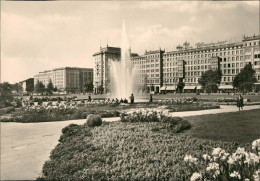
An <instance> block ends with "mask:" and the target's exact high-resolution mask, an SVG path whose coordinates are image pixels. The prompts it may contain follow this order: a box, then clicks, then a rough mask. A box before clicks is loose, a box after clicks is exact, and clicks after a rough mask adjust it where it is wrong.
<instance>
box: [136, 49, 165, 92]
mask: <svg viewBox="0 0 260 181" xmlns="http://www.w3.org/2000/svg"><path fill="white" fill-rule="evenodd" d="M164 52H165V51H163V50H156V51H146V52H145V54H144V55H142V56H132V58H131V60H132V64H133V66H134V67H135V68H136V69H137V72H138V75H137V77H138V79H137V80H136V81H137V84H139V85H140V86H139V87H140V88H144V89H146V90H147V91H148V92H160V88H161V87H162V85H163V80H162V78H163V75H162V73H163V70H162V67H163V53H164Z"/></svg>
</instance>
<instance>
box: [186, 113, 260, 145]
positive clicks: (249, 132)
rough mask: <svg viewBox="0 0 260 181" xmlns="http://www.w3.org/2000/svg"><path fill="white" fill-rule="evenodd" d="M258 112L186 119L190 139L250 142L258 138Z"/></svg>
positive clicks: (259, 133) (259, 126) (259, 123)
mask: <svg viewBox="0 0 260 181" xmlns="http://www.w3.org/2000/svg"><path fill="white" fill-rule="evenodd" d="M259 118H260V110H259V109H257V110H249V111H240V112H232V113H221V114H211V115H201V116H191V117H186V118H185V119H186V120H188V121H189V122H190V123H191V125H192V128H191V129H190V130H187V131H185V134H187V135H190V136H191V137H198V138H203V139H212V140H221V141H235V142H240V143H242V142H244V143H246V142H252V141H253V140H255V139H259V138H260V121H259V120H260V119H259Z"/></svg>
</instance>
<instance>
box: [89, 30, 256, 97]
mask: <svg viewBox="0 0 260 181" xmlns="http://www.w3.org/2000/svg"><path fill="white" fill-rule="evenodd" d="M93 56H94V58H95V69H94V86H95V89H96V88H97V87H98V86H99V85H101V84H103V85H105V81H106V79H107V77H109V76H108V74H109V66H107V61H108V60H110V59H111V60H114V61H120V48H113V47H106V48H100V52H98V53H96V54H94V55H93ZM131 60H132V65H133V66H134V67H135V68H136V69H137V74H138V75H137V77H138V79H137V80H136V82H137V83H138V85H139V87H140V88H141V89H143V90H147V91H148V92H154V93H160V92H162V91H164V92H175V91H176V89H177V84H178V82H180V81H182V82H184V83H185V87H184V92H198V91H200V90H201V86H200V85H199V83H198V80H199V78H200V77H201V75H202V73H203V72H205V71H207V70H209V69H213V70H215V69H219V70H221V72H222V80H221V84H220V86H219V91H220V92H227V91H232V90H233V86H232V82H233V80H234V78H235V76H236V75H237V74H238V73H240V71H241V70H242V69H243V68H244V66H245V65H246V64H251V65H252V67H253V69H254V70H255V71H256V79H257V83H256V84H255V85H256V87H255V88H257V86H259V84H260V35H258V36H255V35H254V36H250V37H248V36H247V37H246V36H243V38H242V41H240V42H232V43H231V42H227V41H222V42H217V43H209V44H205V43H197V44H196V45H195V47H192V46H191V45H190V43H189V42H187V41H186V42H184V43H183V45H178V46H177V47H176V50H174V51H169V52H165V51H164V50H161V49H159V50H156V51H146V52H145V53H144V55H135V56H131ZM255 90H258V91H259V88H258V89H255Z"/></svg>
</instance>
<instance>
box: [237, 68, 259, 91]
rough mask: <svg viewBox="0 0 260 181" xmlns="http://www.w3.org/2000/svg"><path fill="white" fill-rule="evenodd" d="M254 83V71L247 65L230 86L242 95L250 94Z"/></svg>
mask: <svg viewBox="0 0 260 181" xmlns="http://www.w3.org/2000/svg"><path fill="white" fill-rule="evenodd" d="M255 82H256V78H255V70H254V69H253V68H252V65H251V64H247V65H245V67H244V68H243V69H242V70H241V72H240V73H239V74H237V75H236V77H235V78H234V80H233V83H232V84H233V87H234V88H237V89H238V90H239V91H242V92H243V93H244V92H251V91H252V89H253V85H254V83H255Z"/></svg>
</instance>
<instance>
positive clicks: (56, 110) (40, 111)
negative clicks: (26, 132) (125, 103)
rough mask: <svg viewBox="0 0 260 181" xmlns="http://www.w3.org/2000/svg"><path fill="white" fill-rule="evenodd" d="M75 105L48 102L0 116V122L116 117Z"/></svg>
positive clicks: (108, 113) (115, 112)
mask: <svg viewBox="0 0 260 181" xmlns="http://www.w3.org/2000/svg"><path fill="white" fill-rule="evenodd" d="M79 107H80V105H79V104H77V105H76V103H55V104H53V103H52V102H49V103H48V104H46V105H39V106H27V107H23V108H22V109H21V110H20V111H17V112H14V113H13V114H11V116H8V117H6V116H1V118H0V121H1V122H24V123H27V122H48V121H63V120H73V119H74V120H75V119H85V118H86V117H87V116H88V115H89V114H100V115H101V117H103V118H104V117H118V116H119V114H120V113H119V112H118V111H106V110H98V111H96V110H95V109H79Z"/></svg>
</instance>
